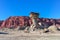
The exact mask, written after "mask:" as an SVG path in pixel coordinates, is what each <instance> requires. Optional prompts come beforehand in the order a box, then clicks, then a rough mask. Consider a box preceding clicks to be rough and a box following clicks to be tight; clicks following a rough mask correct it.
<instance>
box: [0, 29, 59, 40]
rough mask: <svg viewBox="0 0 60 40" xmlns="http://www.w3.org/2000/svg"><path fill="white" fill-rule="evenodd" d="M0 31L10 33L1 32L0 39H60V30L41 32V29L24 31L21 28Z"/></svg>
mask: <svg viewBox="0 0 60 40" xmlns="http://www.w3.org/2000/svg"><path fill="white" fill-rule="evenodd" d="M0 32H3V33H8V34H0V40H60V32H56V33H40V31H34V32H31V33H24V31H21V30H19V31H17V30H4V31H2V30H0Z"/></svg>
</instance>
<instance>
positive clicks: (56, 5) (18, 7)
mask: <svg viewBox="0 0 60 40" xmlns="http://www.w3.org/2000/svg"><path fill="white" fill-rule="evenodd" d="M31 11H32V12H39V13H40V17H43V18H57V19H59V18H60V0H0V20H4V19H6V18H8V17H9V16H29V13H30V12H31Z"/></svg>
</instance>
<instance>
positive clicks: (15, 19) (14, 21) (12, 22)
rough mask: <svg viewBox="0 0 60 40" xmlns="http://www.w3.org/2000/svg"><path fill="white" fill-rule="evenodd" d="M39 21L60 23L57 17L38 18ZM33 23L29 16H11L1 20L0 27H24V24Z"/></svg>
mask: <svg viewBox="0 0 60 40" xmlns="http://www.w3.org/2000/svg"><path fill="white" fill-rule="evenodd" d="M37 20H38V21H39V22H47V23H48V22H49V24H50V23H51V24H52V22H56V23H58V24H60V20H58V19H57V20H56V19H54V20H53V19H48V18H38V19H37ZM31 24H32V21H31V19H30V18H29V17H27V16H11V17H9V18H8V19H6V20H4V21H0V27H1V28H4V27H7V28H10V27H14V28H16V27H18V26H20V27H24V26H30V25H31Z"/></svg>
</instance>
